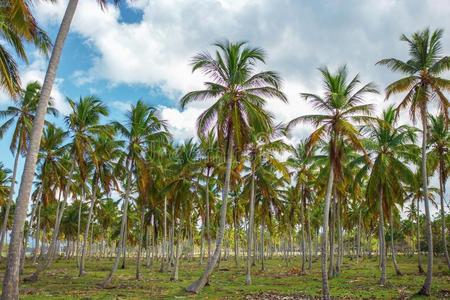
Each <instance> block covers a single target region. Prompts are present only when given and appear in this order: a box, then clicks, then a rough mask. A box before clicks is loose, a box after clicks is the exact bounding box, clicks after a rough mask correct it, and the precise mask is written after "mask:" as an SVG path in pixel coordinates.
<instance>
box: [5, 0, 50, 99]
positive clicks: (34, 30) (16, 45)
mask: <svg viewBox="0 0 450 300" xmlns="http://www.w3.org/2000/svg"><path fill="white" fill-rule="evenodd" d="M30 2H31V1H29V0H6V1H3V3H2V5H1V7H0V34H1V36H2V42H3V41H4V42H6V43H7V44H8V46H6V47H5V46H4V45H2V44H0V86H1V87H2V88H3V89H4V90H6V92H7V93H8V94H9V95H10V96H12V97H13V98H16V97H17V96H19V95H20V93H21V90H22V88H21V83H20V76H19V69H18V67H17V62H16V61H15V59H14V56H13V55H12V54H11V53H9V49H11V48H12V49H13V50H14V52H15V54H16V55H17V57H19V58H20V59H22V60H23V61H25V62H26V63H28V58H27V54H26V51H25V44H24V42H31V43H34V45H35V47H37V48H38V49H39V50H40V51H41V52H42V53H43V54H45V55H47V54H48V52H49V51H50V50H51V47H52V43H51V41H50V38H49V37H48V36H47V34H46V33H45V32H44V31H43V30H42V29H41V28H39V26H38V24H37V22H36V20H35V18H34V16H33V15H32V13H31V9H30Z"/></svg>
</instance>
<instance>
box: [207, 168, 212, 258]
mask: <svg viewBox="0 0 450 300" xmlns="http://www.w3.org/2000/svg"><path fill="white" fill-rule="evenodd" d="M209 172H210V170H209V168H208V169H207V171H206V240H207V243H208V262H209V261H210V260H211V227H210V211H211V209H210V204H209V176H210V175H209Z"/></svg>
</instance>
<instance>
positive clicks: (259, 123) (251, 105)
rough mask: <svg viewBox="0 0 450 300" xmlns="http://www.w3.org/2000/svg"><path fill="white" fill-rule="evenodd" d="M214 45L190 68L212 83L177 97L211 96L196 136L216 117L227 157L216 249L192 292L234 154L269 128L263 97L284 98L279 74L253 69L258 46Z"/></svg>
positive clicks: (259, 55)
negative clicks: (210, 249)
mask: <svg viewBox="0 0 450 300" xmlns="http://www.w3.org/2000/svg"><path fill="white" fill-rule="evenodd" d="M214 46H216V47H217V52H216V53H215V57H213V56H212V55H211V54H209V53H207V52H204V53H200V54H198V55H196V56H194V58H193V62H192V65H193V68H192V70H193V71H196V70H200V71H202V72H203V73H204V74H205V75H207V76H209V77H210V78H211V79H212V81H213V82H206V83H205V89H203V90H198V91H193V92H189V93H187V94H186V95H184V96H183V98H182V99H181V106H182V108H184V107H186V105H188V104H189V103H191V102H194V101H205V100H214V103H213V104H212V105H211V106H210V107H209V108H208V109H207V110H206V111H204V112H203V113H202V114H201V115H200V117H199V118H198V120H197V128H198V132H199V135H203V134H204V133H205V132H208V131H209V129H210V128H211V126H212V124H213V122H216V126H215V129H216V132H217V140H218V142H219V143H220V146H221V148H222V149H224V150H223V151H224V153H225V160H226V172H225V177H224V185H223V189H222V206H221V209H220V219H219V220H220V222H219V232H218V235H217V240H216V249H215V250H214V254H213V256H212V257H211V260H210V261H209V263H208V264H207V266H206V268H205V271H204V272H203V274H202V275H201V277H200V278H199V279H198V280H197V281H195V282H193V283H192V284H191V285H190V286H188V287H187V288H186V291H188V292H194V293H198V292H199V291H200V290H201V289H202V288H203V287H204V286H205V284H206V283H207V282H208V279H209V277H210V275H211V273H212V271H213V269H214V267H215V265H216V263H217V261H218V259H219V255H220V252H221V249H222V243H223V237H224V233H225V222H226V212H227V202H228V192H229V186H230V174H231V163H232V160H233V154H234V153H235V152H237V153H239V152H240V151H242V150H243V148H244V146H245V144H246V143H247V142H248V139H249V136H250V134H251V129H254V130H256V131H263V130H261V129H266V128H270V127H271V125H272V117H271V115H270V114H269V113H267V112H266V111H264V108H263V106H264V104H265V103H266V100H265V99H264V97H269V98H277V99H280V100H282V101H287V100H286V97H285V95H284V94H283V93H282V92H281V91H280V83H281V79H280V77H279V76H278V74H277V73H275V72H272V71H266V72H259V73H255V70H254V67H255V64H256V63H257V62H262V63H264V60H265V53H264V51H263V50H262V49H260V48H250V47H247V46H246V43H245V42H238V43H231V42H229V41H225V42H222V43H215V44H214Z"/></svg>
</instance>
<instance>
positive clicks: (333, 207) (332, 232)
mask: <svg viewBox="0 0 450 300" xmlns="http://www.w3.org/2000/svg"><path fill="white" fill-rule="evenodd" d="M332 201H333V202H332V204H331V212H330V216H331V220H330V265H329V268H328V276H329V277H333V276H334V248H335V246H334V236H335V233H336V232H335V231H336V229H335V223H336V191H334V196H333V200H332Z"/></svg>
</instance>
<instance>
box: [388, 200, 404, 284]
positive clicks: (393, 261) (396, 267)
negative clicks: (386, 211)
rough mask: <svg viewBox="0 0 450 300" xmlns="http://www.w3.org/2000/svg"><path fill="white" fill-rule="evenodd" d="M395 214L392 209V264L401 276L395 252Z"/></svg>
mask: <svg viewBox="0 0 450 300" xmlns="http://www.w3.org/2000/svg"><path fill="white" fill-rule="evenodd" d="M393 214H394V212H393V210H392V207H391V211H390V215H389V223H390V224H391V251H392V263H393V264H394V269H395V274H397V275H399V276H401V275H402V272H401V271H400V269H399V267H398V265H397V259H396V251H395V245H394V216H393Z"/></svg>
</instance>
